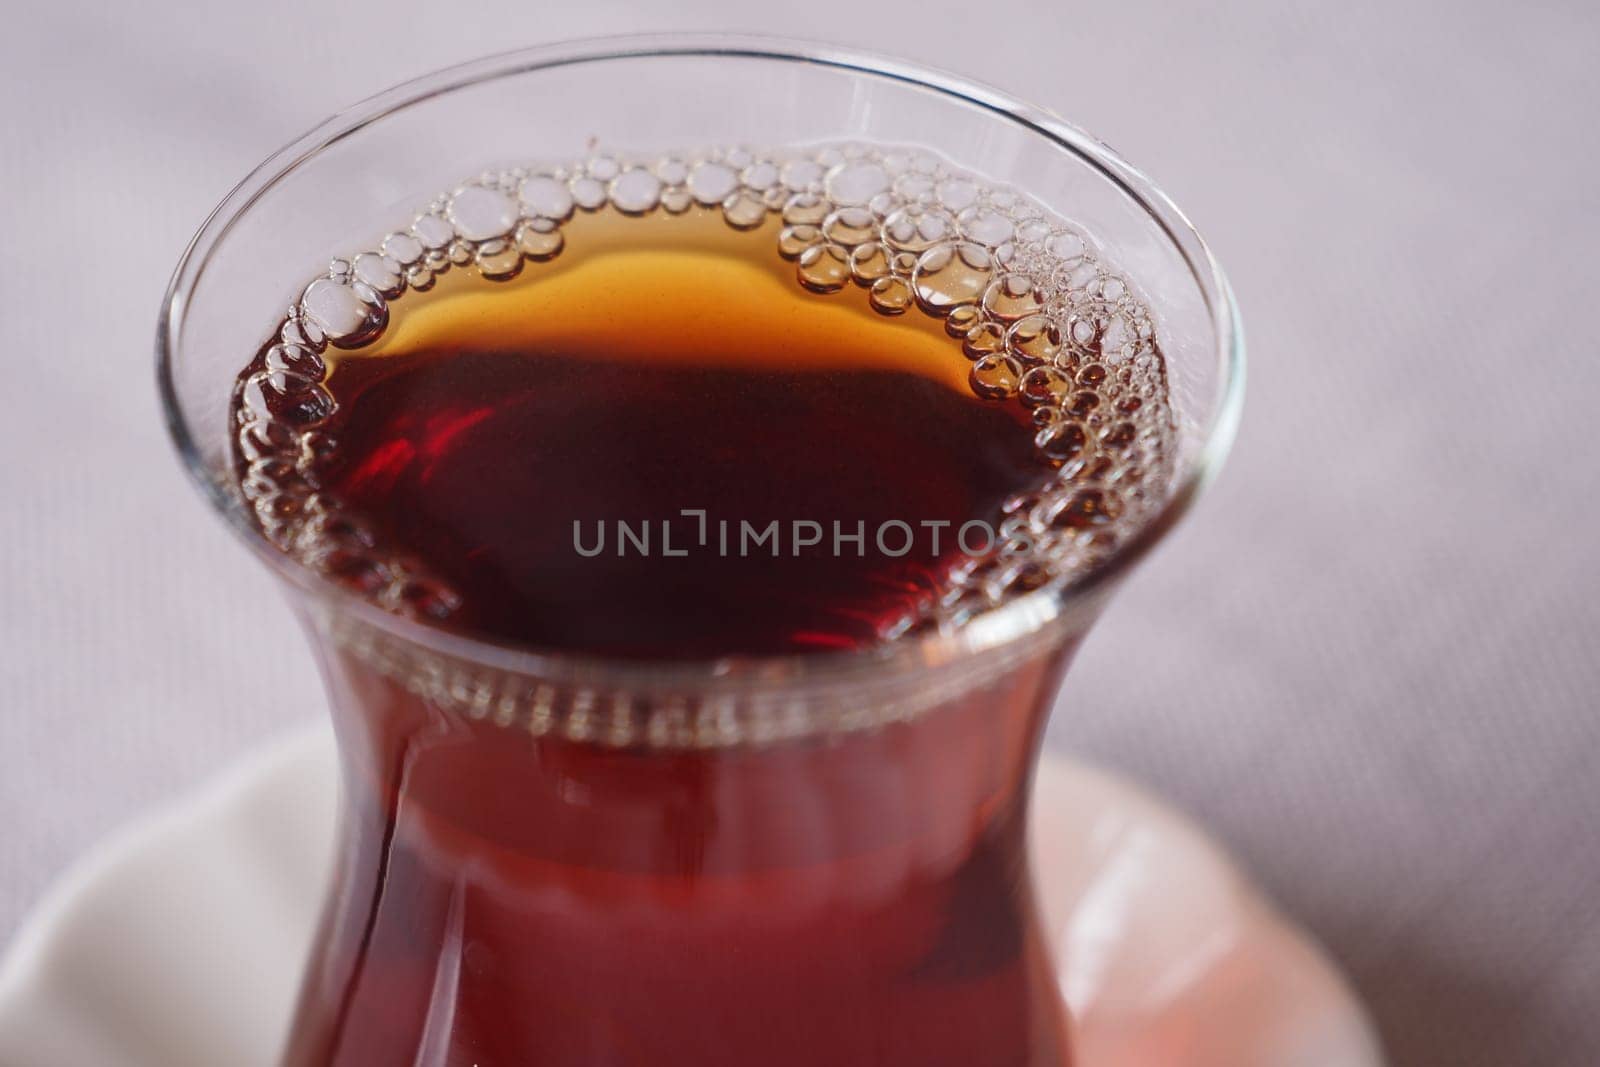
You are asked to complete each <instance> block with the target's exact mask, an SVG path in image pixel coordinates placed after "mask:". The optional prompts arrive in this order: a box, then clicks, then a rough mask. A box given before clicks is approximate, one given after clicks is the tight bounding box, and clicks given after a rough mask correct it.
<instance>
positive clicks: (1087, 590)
mask: <svg viewBox="0 0 1600 1067" xmlns="http://www.w3.org/2000/svg"><path fill="white" fill-rule="evenodd" d="M693 56H703V57H708V58H742V59H755V60H770V61H774V62H788V63H799V64H804V65H811V66H820V67H828V68H834V69H837V70H842V71H847V72H855V73H858V74H862V75H868V76H872V77H878V78H884V79H887V80H890V81H896V82H901V83H904V84H909V85H912V86H915V87H918V88H922V89H926V90H930V91H932V92H935V93H938V94H942V95H944V96H947V97H951V98H953V99H954V100H957V101H961V102H965V103H967V104H970V105H974V106H976V107H978V108H980V109H982V110H984V111H986V112H989V113H990V114H992V115H994V116H995V117H996V118H999V119H1003V120H1008V121H1010V122H1012V123H1014V124H1016V125H1019V126H1021V127H1023V128H1024V129H1025V130H1027V131H1029V132H1030V133H1032V134H1034V135H1036V136H1039V137H1042V138H1044V139H1045V140H1047V141H1049V142H1051V143H1053V144H1054V145H1055V146H1057V147H1058V148H1061V149H1064V150H1065V151H1067V152H1068V153H1069V154H1071V155H1073V156H1074V157H1076V158H1077V159H1079V160H1080V161H1081V162H1083V163H1085V164H1087V165H1088V166H1090V167H1091V168H1092V169H1093V170H1094V171H1095V172H1096V173H1098V174H1099V175H1100V176H1101V177H1103V178H1105V179H1106V180H1108V181H1110V182H1112V183H1113V184H1114V185H1115V186H1116V187H1117V188H1118V189H1119V190H1120V191H1121V192H1122V193H1123V194H1124V195H1126V196H1127V197H1129V198H1130V199H1131V200H1132V201H1133V202H1134V203H1135V204H1136V205H1137V206H1138V207H1139V208H1140V209H1141V210H1142V211H1143V212H1144V213H1145V214H1146V215H1148V216H1149V217H1150V218H1151V219H1152V220H1154V221H1155V222H1156V223H1157V224H1158V226H1159V227H1160V229H1161V231H1162V233H1163V235H1164V236H1165V238H1166V239H1167V241H1168V242H1169V243H1170V244H1171V246H1172V247H1173V248H1174V249H1175V250H1176V251H1177V252H1178V254H1179V256H1180V257H1181V258H1182V260H1183V262H1184V264H1185V266H1186V267H1187V268H1188V271H1189V273H1190V275H1191V276H1192V277H1193V279H1194V281H1195V282H1196V283H1197V285H1198V286H1199V288H1200V291H1201V297H1202V299H1203V300H1204V302H1205V306H1206V310H1207V312H1208V314H1209V316H1210V319H1211V326H1212V339H1213V342H1214V349H1213V351H1214V355H1215V358H1216V360H1217V364H1218V366H1219V368H1220V373H1219V376H1218V382H1217V387H1216V391H1215V393H1214V395H1213V396H1212V397H1211V398H1210V400H1211V407H1210V410H1209V412H1208V413H1207V417H1206V418H1205V419H1204V420H1203V422H1202V423H1201V424H1200V445H1199V447H1198V448H1197V449H1196V450H1195V452H1194V453H1193V455H1192V456H1190V457H1189V458H1188V459H1187V460H1186V461H1185V463H1184V464H1183V467H1182V468H1181V470H1180V472H1179V474H1178V476H1177V478H1176V479H1175V481H1174V482H1173V484H1172V487H1171V489H1170V491H1169V492H1168V494H1167V497H1166V499H1165V500H1164V501H1163V503H1162V504H1161V506H1160V508H1159V509H1158V510H1157V511H1156V513H1155V514H1154V515H1152V516H1151V517H1150V518H1148V519H1147V520H1145V522H1143V523H1142V524H1141V525H1140V526H1139V527H1137V528H1136V529H1135V530H1134V531H1133V534H1132V536H1130V537H1129V538H1128V539H1127V540H1126V541H1125V542H1124V543H1123V544H1121V545H1119V546H1118V547H1117V548H1116V550H1115V551H1114V552H1112V553H1111V554H1110V555H1109V556H1107V557H1106V558H1105V559H1104V560H1102V561H1100V562H1099V563H1098V564H1097V565H1095V566H1094V567H1092V568H1090V569H1088V570H1086V571H1083V572H1081V573H1078V574H1075V575H1072V576H1070V577H1063V578H1057V579H1056V580H1054V581H1051V582H1048V583H1046V584H1045V585H1043V586H1041V587H1040V588H1038V589H1035V590H1032V591H1030V592H1027V593H1023V594H1021V595H1018V596H1015V597H1012V598H1010V599H1007V600H1004V601H1002V602H1001V603H999V604H998V605H996V606H994V607H991V608H989V609H987V610H985V611H983V612H980V613H978V614H977V615H974V616H973V617H972V618H971V619H970V620H968V621H967V622H965V623H963V624H962V625H961V626H960V627H959V628H957V629H956V630H955V631H953V632H945V631H934V632H931V633H927V634H917V635H907V636H904V637H900V638H896V639H894V640H892V641H887V642H884V643H883V644H881V645H875V646H870V647H866V648H862V649H856V650H850V651H830V652H797V653H785V654H779V655H766V656H735V657H722V658H717V659H699V660H652V659H633V658H623V657H604V656H589V655H573V654H568V653H564V652H557V651H552V650H548V649H539V648H535V647H530V646H522V645H516V644H512V643H509V642H502V641H497V640H494V639H492V638H487V637H482V636H476V635H471V634H468V633H462V632H457V631H451V630H447V629H443V628H441V627H438V626H433V625H429V624H427V623H422V622H418V621H415V620H412V619H409V618H406V617H404V616H401V615H398V614H395V613H393V612H390V611H387V610H385V609H383V608H381V607H379V606H378V605H376V604H373V603H372V602H370V601H368V600H366V599H365V598H363V597H361V596H359V595H358V594H356V593H353V592H351V591H349V590H346V589H344V588H342V587H340V586H338V585H336V584H334V583H332V582H330V581H328V580H326V579H325V578H323V577H321V576H320V575H318V574H316V573H315V572H314V571H313V570H311V569H310V568H309V567H307V566H305V565H304V564H302V563H300V562H299V561H297V560H295V559H293V558H292V557H290V556H289V555H287V554H286V553H283V552H281V551H279V550H278V549H277V548H276V547H274V546H273V545H272V544H271V543H270V542H268V541H267V539H266V538H265V537H264V536H263V535H262V533H261V531H260V530H259V529H258V528H257V527H256V526H255V525H254V524H253V523H251V522H250V521H249V520H248V518H247V516H246V515H245V514H244V511H243V509H242V508H241V507H240V506H239V503H238V501H237V499H235V498H234V497H233V496H232V495H231V494H230V493H229V491H228V489H227V487H226V485H225V484H223V483H222V482H220V481H219V480H218V479H217V478H216V477H214V476H213V472H212V471H211V469H210V468H209V467H208V466H207V464H206V462H205V459H204V457H203V455H202V452H201V449H200V447H199V445H198V442H197V437H196V434H195V432H194V430H193V428H192V427H191V426H190V425H189V420H188V418H187V417H186V415H185V413H184V410H183V406H182V403H181V401H180V400H179V397H178V389H177V384H176V380H175V363H176V360H177V353H178V351H179V349H180V348H181V345H182V339H183V320H184V315H185V311H186V308H187V306H188V302H189V296H190V294H191V293H192V292H193V290H194V289H195V287H196V285H197V284H198V283H199V281H200V279H201V277H202V275H203V273H204V271H205V268H206V265H207V263H208V262H209V259H210V256H211V254H212V252H213V251H214V250H215V248H216V247H217V246H218V245H219V244H220V243H221V242H222V241H223V240H224V239H225V238H226V237H227V235H228V233H229V231H230V230H231V229H232V227H233V224H234V222H235V221H236V220H237V219H238V218H240V217H241V216H242V215H243V214H244V213H245V212H247V211H248V210H249V209H250V208H251V207H252V206H253V205H254V204H255V202H256V201H257V200H259V199H260V198H261V196H263V195H264V194H265V193H266V192H267V191H268V190H270V189H271V188H272V187H274V186H275V185H276V184H277V183H279V182H280V181H282V180H284V179H286V178H288V177H289V176H290V175H292V174H293V173H294V171H295V170H296V169H297V168H298V167H299V166H301V165H302V164H303V163H305V162H306V161H308V160H310V159H311V158H313V157H314V156H316V155H317V154H318V153H319V152H321V151H322V150H323V149H325V148H327V147H329V146H331V145H332V144H334V143H336V142H338V141H340V140H342V139H344V138H346V137H349V136H351V135H352V134H355V133H356V132H358V131H360V130H362V129H363V128H365V127H367V126H369V125H372V124H374V123H377V122H380V121H382V120H383V119H384V118H386V117H387V116H389V115H391V114H394V113H396V112H398V111H401V110H403V109H405V108H407V107H410V106H413V105H415V104H419V103H422V102H425V101H427V100H430V99H433V98H435V97H438V96H442V95H445V94H447V93H450V92H453V91H456V90H459V89H464V88H468V87H471V86H474V85H478V84H481V83H484V82H489V81H493V80H497V79H500V78H504V77H509V76H515V75H519V74H528V73H532V72H535V71H539V70H545V69H553V68H558V67H564V66H573V65H577V64H583V63H594V62H605V61H616V60H627V59H645V58H660V57H680V58H681V57H693ZM155 354H156V372H157V386H158V390H159V393H160V398H161V405H162V411H163V416H164V419H165V422H166V425H167V430H168V433H169V435H170V437H171V440H172V443H173V445H174V447H175V448H176V450H177V452H178V455H179V458H180V459H181V461H182V463H183V466H184V469H185V470H186V472H187V473H188V475H189V477H190V479H191V480H192V481H193V482H194V483H195V485H196V486H197V488H198V489H199V490H200V493H201V495H202V496H203V497H205V499H206V500H207V502H208V503H209V504H210V505H211V506H212V508H213V509H214V510H215V511H216V512H217V513H218V514H219V515H220V517H221V518H222V519H223V521H224V522H225V523H226V524H227V526H228V527H229V528H230V529H231V530H232V531H233V532H234V534H235V535H237V536H238V537H239V538H240V539H241V540H243V541H244V543H245V544H246V546H247V547H249V548H250V549H251V550H252V551H253V552H254V554H255V555H256V556H258V557H259V558H261V559H262V560H263V561H265V562H266V564H267V565H268V566H269V567H270V568H271V569H272V571H273V572H274V573H275V574H276V575H277V576H278V577H279V578H281V579H284V580H286V581H287V582H289V584H290V585H291V586H292V587H293V588H295V589H296V590H297V591H299V592H301V593H304V594H307V595H308V596H310V597H313V598H316V599H320V600H322V601H324V602H326V603H328V604H329V605H331V606H332V607H333V608H334V609H335V610H336V611H337V612H339V613H340V614H343V615H346V616H351V617H354V618H355V619H358V620H360V621H362V622H365V623H367V624H369V625H371V626H373V627H375V628H377V629H378V630H380V631H382V632H385V633H386V634H387V635H389V636H390V637H392V638H395V639H398V640H400V641H401V642H403V643H405V644H408V645H414V646H420V647H423V648H426V649H431V650H434V651H437V652H440V653H443V654H445V655H448V656H452V657H455V658H459V659H461V660H465V661H468V662H472V663H476V664H479V665H482V666H487V667H490V668H493V669H497V670H501V671H506V672H509V673H513V674H518V675H528V676H533V677H551V676H562V677H581V678H604V679H606V680H608V681H613V682H617V683H619V684H623V685H628V684H651V685H666V686H676V685H684V686H692V687H695V688H702V689H703V688H705V687H706V686H707V685H720V684H727V683H733V684H736V685H749V684H752V683H753V684H754V685H755V686H756V687H758V688H761V687H765V686H768V685H772V684H782V685H785V686H788V685H793V684H796V683H801V684H805V683H813V682H818V683H823V684H827V683H837V682H848V681H850V680H851V679H852V678H856V677H861V676H862V675H863V674H866V673H870V674H873V675H881V674H883V673H884V672H885V671H890V672H894V671H895V669H896V668H897V667H904V668H906V669H915V668H926V667H932V666H939V665H945V664H953V663H957V662H959V661H963V660H968V659H970V658H972V657H973V656H975V655H977V654H979V653H982V652H984V651H986V650H990V649H994V648H997V647H1000V646H1008V645H1013V644H1017V643H1021V642H1023V639H1025V638H1028V637H1030V636H1035V637H1037V636H1040V635H1041V634H1043V633H1045V632H1054V631H1055V630H1056V629H1057V628H1058V627H1059V626H1060V625H1062V624H1063V623H1066V622H1069V621H1072V620H1084V621H1086V620H1087V619H1088V618H1089V617H1092V614H1093V611H1094V609H1095V608H1096V607H1097V606H1098V605H1099V604H1100V603H1101V602H1102V600H1103V598H1104V597H1105V596H1106V595H1107V594H1108V593H1109V592H1110V590H1111V589H1112V588H1114V587H1115V584H1116V582H1117V581H1118V580H1119V579H1121V578H1122V577H1123V576H1125V575H1126V574H1127V573H1128V572H1129V571H1130V570H1131V569H1132V568H1133V567H1134V565H1136V564H1137V563H1138V562H1139V561H1140V560H1142V559H1143V558H1144V557H1145V556H1146V555H1147V554H1148V553H1149V552H1150V551H1151V550H1152V549H1153V548H1154V547H1155V546H1156V545H1157V544H1158V543H1160V542H1161V541H1162V540H1164V539H1165V537H1166V534H1167V533H1168V532H1169V531H1170V530H1171V529H1172V528H1173V526H1175V525H1176V524H1177V522H1178V521H1179V520H1180V519H1182V518H1183V516H1184V515H1185V514H1187V513H1188V511H1189V509H1190V508H1191V507H1192V506H1193V504H1194V502H1195V500H1196V499H1197V498H1198V497H1199V495H1200V493H1201V491H1202V490H1203V489H1205V487H1206V486H1207V485H1208V484H1209V483H1210V481H1211V480H1212V479H1213V478H1214V477H1215V476H1216V473H1217V471H1218V469H1219V468H1220V466H1221V464H1222V461H1223V459H1224V458H1225V457H1226V455H1227V452H1228V449H1229V448H1230V446H1231V445H1232V442H1233V437H1234V434H1235V432H1236V430H1237V427H1238V422H1239V417H1240V411H1241V408H1242V404H1243V399H1244V367H1245V351H1244V334H1243V328H1242V324H1241V322H1240V319H1239V311H1238V307H1237V305H1236V304H1235V301H1234V297H1233V292H1232V290H1231V288H1230V287H1229V285H1228V281H1227V279H1226V277H1225V276H1224V275H1223V272H1222V269H1221V267H1220V265H1219V264H1218V263H1217V261H1216V259H1215V257H1214V256H1212V254H1211V251H1210V249H1209V248H1208V247H1207V245H1206V243H1205V241H1204V240H1203V239H1202V238H1201V237H1200V235H1199V233H1198V232H1197V231H1196V230H1195V228H1194V226H1193V224H1192V223H1190V222H1189V220H1188V218H1187V216H1185V215H1184V214H1183V212H1182V211H1181V210H1179V208H1178V207H1177V205H1176V204H1175V203H1173V201H1172V199H1171V198H1170V197H1168V196H1167V195H1166V193H1164V192H1162V191H1161V189H1160V188H1159V187H1157V186H1156V184H1155V183H1154V182H1153V181H1151V180H1150V179H1149V178H1148V177H1147V176H1145V175H1144V173H1143V172H1141V171H1140V170H1138V169H1137V168H1135V167H1134V166H1133V165H1131V164H1129V163H1128V162H1127V161H1126V160H1124V159H1122V158H1121V156H1119V155H1118V154H1117V153H1116V152H1115V151H1113V150H1112V149H1111V148H1110V146H1108V145H1106V144H1105V143H1104V142H1102V141H1099V140H1098V139H1096V138H1094V137H1093V136H1091V135H1090V134H1088V133H1086V132H1085V131H1083V130H1081V129H1079V128H1078V127H1076V126H1074V125H1072V124H1071V123H1069V122H1067V121H1066V120H1064V119H1062V118H1061V117H1060V116H1058V115H1056V114H1055V113H1054V112H1052V111H1050V110H1048V109H1046V108H1042V107H1037V106H1034V105H1031V104H1027V103H1025V102H1023V101H1021V100H1018V99H1017V98H1015V97H1013V96H1011V95H1009V94H1007V93H1005V92H1003V91H1001V90H999V89H996V88H993V87H991V86H989V85H986V84H983V83H981V82H976V81H973V80H971V79H969V78H966V77H963V76H961V75H957V74H952V73H949V72H946V71H942V70H938V69H934V68H930V67H926V66H922V65H920V64H916V63H911V62H907V61H905V60H901V59H896V58H892V57H889V56H884V55H880V54H876V53H872V52H867V51H862V50H858V49H854V48H847V47H842V46H838V45H833V44H827V43H821V42H811V41H804V40H797V39H791V38H780V37H768V36H753V35H744V34H697V33H667V34H639V35H624V36H603V37H588V38H580V39H574V40H567V41H561V42H554V43H549V44H541V45H535V46H532V47H528V48H521V49H515V50H512V51H507V52H501V53H497V54H494V55H489V56H484V57H481V58H478V59H474V60H469V61H467V62H464V63H460V64H456V65H453V66H449V67H445V68H443V69H440V70H437V71H434V72H432V73H429V74H424V75H421V76H419V77H416V78H412V79H409V80H407V81H403V82H400V83H399V84H396V85H394V86H392V87H390V88H388V89H385V90H383V91H382V92H379V93H377V94H375V95H373V96H370V97H368V98H366V99H365V100H362V101H360V102H358V103H355V104H353V105H351V106H349V107H347V108H345V109H343V110H341V111H339V112H337V113H335V114H334V115H332V116H331V117H329V118H328V119H326V120H324V121H323V122H321V123H319V124H318V125H316V126H315V127H313V128H312V129H310V130H309V131H307V132H306V133H304V134H302V135H301V136H300V137H298V138H296V139H295V140H293V141H291V142H290V143H289V144H287V145H285V146H284V147H283V148H281V149H279V150H278V151H277V152H275V153H273V154H272V155H271V156H269V157H268V158H267V159H265V160H264V161H263V162H262V163H260V164H259V165H257V166H256V167H255V169H253V170H252V171H251V172H250V173H249V174H248V175H246V176H245V178H244V179H243V180H242V181H240V182H239V184H238V185H236V186H235V187H234V188H233V189H232V190H231V191H230V192H229V193H228V195H227V196H225V197H224V198H223V199H222V201H221V202H220V203H218V205H217V206H216V207H215V208H214V209H213V210H212V211H211V213H210V215H208V216H207V218H206V220H205V222H204V223H202V225H201V227H200V229H199V230H198V231H197V232H196V233H195V235H194V237H193V238H192V239H191V240H190V242H189V244H188V246H187V248H185V250H184V252H183V255H182V257H181V258H180V259H179V261H178V265H177V268H176V269H175V270H174V272H173V275H172V279H171V281H170V282H169V283H168V286H167V291H166V294H165V296H164V297H163V299H162V304H161V312H160V318H159V320H158V323H157V329H156V344H155Z"/></svg>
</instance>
